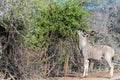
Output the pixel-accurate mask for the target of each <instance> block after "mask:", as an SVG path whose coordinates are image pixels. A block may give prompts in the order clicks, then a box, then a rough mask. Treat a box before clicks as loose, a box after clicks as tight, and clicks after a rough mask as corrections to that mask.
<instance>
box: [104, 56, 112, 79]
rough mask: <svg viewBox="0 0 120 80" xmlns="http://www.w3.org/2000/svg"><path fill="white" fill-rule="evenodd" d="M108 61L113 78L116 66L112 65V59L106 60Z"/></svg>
mask: <svg viewBox="0 0 120 80" xmlns="http://www.w3.org/2000/svg"><path fill="white" fill-rule="evenodd" d="M106 61H107V62H108V64H109V66H110V77H111V78H112V77H113V70H114V65H113V63H112V58H106Z"/></svg>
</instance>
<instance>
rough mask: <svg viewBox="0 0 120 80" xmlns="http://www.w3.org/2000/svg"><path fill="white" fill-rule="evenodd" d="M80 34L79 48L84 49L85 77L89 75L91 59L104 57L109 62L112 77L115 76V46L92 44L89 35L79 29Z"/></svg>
mask: <svg viewBox="0 0 120 80" xmlns="http://www.w3.org/2000/svg"><path fill="white" fill-rule="evenodd" d="M77 33H78V35H79V48H80V49H81V50H82V54H83V57H84V72H83V77H85V76H87V75H88V68H89V60H88V59H94V60H102V59H103V58H104V59H105V60H106V61H107V62H108V64H109V66H110V77H112V76H113V70H114V65H113V62H112V58H113V57H114V54H115V51H114V49H113V48H111V47H109V46H107V45H91V44H90V43H89V42H88V39H87V36H86V35H85V34H84V33H83V32H82V31H77Z"/></svg>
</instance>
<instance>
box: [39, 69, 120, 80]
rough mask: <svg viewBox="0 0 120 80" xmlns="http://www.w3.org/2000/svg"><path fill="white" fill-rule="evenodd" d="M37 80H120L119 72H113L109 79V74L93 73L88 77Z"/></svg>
mask: <svg viewBox="0 0 120 80" xmlns="http://www.w3.org/2000/svg"><path fill="white" fill-rule="evenodd" d="M39 80H120V71H114V76H113V78H112V79H110V76H109V72H94V73H89V76H88V77H85V78H82V77H80V76H76V77H54V78H46V79H39Z"/></svg>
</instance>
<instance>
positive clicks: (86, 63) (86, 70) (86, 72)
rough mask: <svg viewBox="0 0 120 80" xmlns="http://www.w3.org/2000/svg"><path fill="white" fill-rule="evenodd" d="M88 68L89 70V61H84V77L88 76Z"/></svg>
mask: <svg viewBox="0 0 120 80" xmlns="http://www.w3.org/2000/svg"><path fill="white" fill-rule="evenodd" d="M88 68H89V60H87V59H86V60H84V72H83V77H85V76H87V75H88Z"/></svg>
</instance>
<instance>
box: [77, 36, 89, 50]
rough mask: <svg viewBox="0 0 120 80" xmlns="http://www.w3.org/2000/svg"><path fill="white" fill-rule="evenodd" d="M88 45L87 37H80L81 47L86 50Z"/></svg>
mask: <svg viewBox="0 0 120 80" xmlns="http://www.w3.org/2000/svg"><path fill="white" fill-rule="evenodd" d="M86 45H87V37H83V36H82V35H79V47H80V48H82V49H83V48H84V47H85V46H86Z"/></svg>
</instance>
